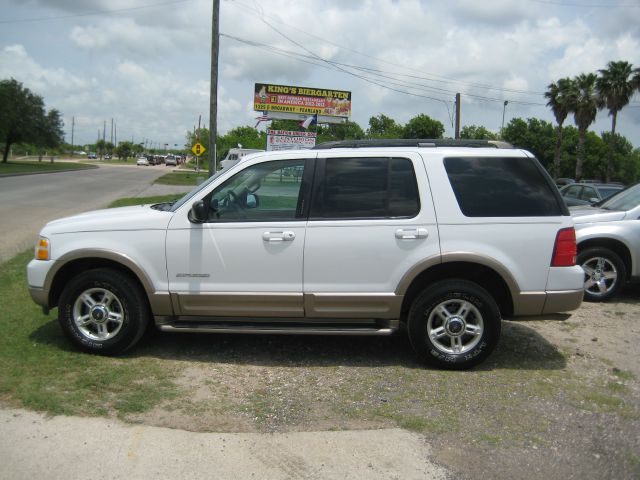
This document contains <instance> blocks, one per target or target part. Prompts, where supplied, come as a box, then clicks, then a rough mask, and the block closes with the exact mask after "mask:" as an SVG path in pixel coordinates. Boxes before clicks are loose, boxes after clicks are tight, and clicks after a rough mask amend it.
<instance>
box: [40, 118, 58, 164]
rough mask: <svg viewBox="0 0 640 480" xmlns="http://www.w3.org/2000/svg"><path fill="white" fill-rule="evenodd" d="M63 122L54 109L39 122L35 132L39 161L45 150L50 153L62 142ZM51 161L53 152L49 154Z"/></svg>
mask: <svg viewBox="0 0 640 480" xmlns="http://www.w3.org/2000/svg"><path fill="white" fill-rule="evenodd" d="M63 127H64V122H63V121H62V117H61V116H60V112H59V111H58V110H56V109H52V110H49V112H47V114H46V115H45V116H43V117H42V118H41V119H40V120H39V122H38V127H37V130H36V132H37V133H36V136H35V140H36V145H37V147H38V150H39V155H40V160H42V154H43V151H44V150H45V149H47V150H49V151H51V150H55V149H57V148H59V147H60V146H61V145H62V143H63V141H64V131H63ZM51 153H52V155H51V161H52V162H53V152H51Z"/></svg>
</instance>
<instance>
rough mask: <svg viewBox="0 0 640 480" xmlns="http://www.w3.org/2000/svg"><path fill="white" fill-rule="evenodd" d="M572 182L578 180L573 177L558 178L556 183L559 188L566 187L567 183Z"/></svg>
mask: <svg viewBox="0 0 640 480" xmlns="http://www.w3.org/2000/svg"><path fill="white" fill-rule="evenodd" d="M572 183H576V181H575V180H574V179H573V178H557V179H556V185H557V186H558V188H560V187H564V186H565V185H570V184H572Z"/></svg>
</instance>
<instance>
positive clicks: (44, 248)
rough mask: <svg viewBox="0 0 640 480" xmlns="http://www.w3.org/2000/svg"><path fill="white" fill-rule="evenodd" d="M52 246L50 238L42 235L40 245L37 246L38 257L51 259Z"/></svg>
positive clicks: (39, 258)
mask: <svg viewBox="0 0 640 480" xmlns="http://www.w3.org/2000/svg"><path fill="white" fill-rule="evenodd" d="M50 248H51V244H50V243H49V239H48V238H45V237H40V239H39V240H38V245H37V246H36V259H37V260H49V258H51V252H50Z"/></svg>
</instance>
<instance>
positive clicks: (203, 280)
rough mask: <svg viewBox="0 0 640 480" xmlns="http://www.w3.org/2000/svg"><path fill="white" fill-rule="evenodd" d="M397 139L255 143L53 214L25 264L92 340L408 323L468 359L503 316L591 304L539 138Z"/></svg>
mask: <svg viewBox="0 0 640 480" xmlns="http://www.w3.org/2000/svg"><path fill="white" fill-rule="evenodd" d="M497 147H506V145H504V144H500V143H492V142H487V141H467V142H465V141H453V140H384V141H378V142H376V141H345V142H338V143H331V144H322V145H319V146H317V147H315V149H313V150H301V151H284V152H265V153H256V154H251V155H247V156H246V157H244V158H243V159H242V160H241V161H240V162H238V163H237V164H236V165H234V166H232V167H230V168H229V169H225V170H223V171H221V172H219V173H218V174H217V175H215V176H213V177H211V178H210V179H209V180H208V181H206V182H205V183H203V184H201V185H200V186H199V187H198V188H196V189H195V190H194V191H192V192H191V193H189V194H187V195H186V196H184V197H183V198H182V199H180V200H178V201H176V202H175V203H159V204H155V205H145V206H135V207H123V208H116V209H109V210H101V211H95V212H89V213H84V214H81V215H76V216H73V217H69V218H64V219H61V220H56V221H53V222H50V223H48V224H47V225H46V226H45V227H44V228H43V229H42V231H41V232H40V237H39V239H38V242H37V246H36V250H35V259H34V260H32V261H31V262H30V263H29V265H28V282H29V290H30V293H31V296H32V298H33V299H34V300H35V302H37V303H38V304H40V305H41V306H42V307H43V309H44V311H45V312H48V311H49V309H52V308H54V307H57V308H58V318H59V322H60V325H61V327H62V329H63V330H64V332H65V333H66V335H67V336H68V337H69V339H70V340H71V341H72V342H73V343H75V344H76V345H77V346H78V347H79V348H81V349H84V350H86V351H89V352H96V353H103V354H118V353H120V352H123V351H125V350H127V349H129V348H130V347H132V346H133V345H134V344H135V343H136V342H137V341H138V340H139V339H140V337H141V336H142V334H143V332H144V331H145V328H146V326H147V324H148V322H153V323H154V324H155V326H156V327H157V328H159V329H160V330H161V331H165V332H234V333H237V332H248V333H269V334H274V333H289V334H321V335H358V334H359V335H388V334H391V333H394V332H396V331H398V330H402V331H405V332H406V333H407V334H408V337H409V339H410V343H411V345H412V346H413V348H414V350H415V352H416V354H417V355H418V357H419V358H420V359H422V360H424V361H427V362H429V363H431V364H433V365H435V366H438V367H442V368H452V369H463V368H469V367H471V366H473V365H476V364H477V363H479V362H481V361H482V360H484V359H485V358H486V357H487V356H488V355H489V354H490V353H491V351H492V350H493V349H494V347H495V346H496V345H497V343H498V339H499V337H500V330H501V319H503V318H514V317H518V316H532V315H545V314H550V313H555V312H563V311H569V310H573V309H576V308H578V306H579V305H580V303H581V302H582V297H583V270H582V268H581V267H580V266H577V265H576V239H575V231H574V225H573V220H572V219H571V216H570V215H569V212H568V209H567V207H566V205H565V204H564V202H563V200H562V198H561V197H560V194H559V193H558V190H557V188H556V186H555V185H554V183H553V181H552V179H551V178H550V177H549V175H548V174H547V173H546V171H545V170H544V169H543V168H542V166H541V165H540V163H539V162H538V161H537V160H536V159H535V158H534V157H533V155H532V154H531V153H529V152H527V151H524V150H519V149H514V148H497Z"/></svg>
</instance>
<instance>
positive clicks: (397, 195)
mask: <svg viewBox="0 0 640 480" xmlns="http://www.w3.org/2000/svg"><path fill="white" fill-rule="evenodd" d="M419 210H420V201H419V197H418V187H417V182H416V177H415V173H414V171H413V165H412V163H411V161H410V160H408V159H406V158H327V159H325V161H324V175H322V174H321V179H320V183H319V185H318V188H317V189H316V192H315V194H314V199H313V205H312V208H311V217H315V218H390V217H412V216H415V215H417V213H418V211H419Z"/></svg>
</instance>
